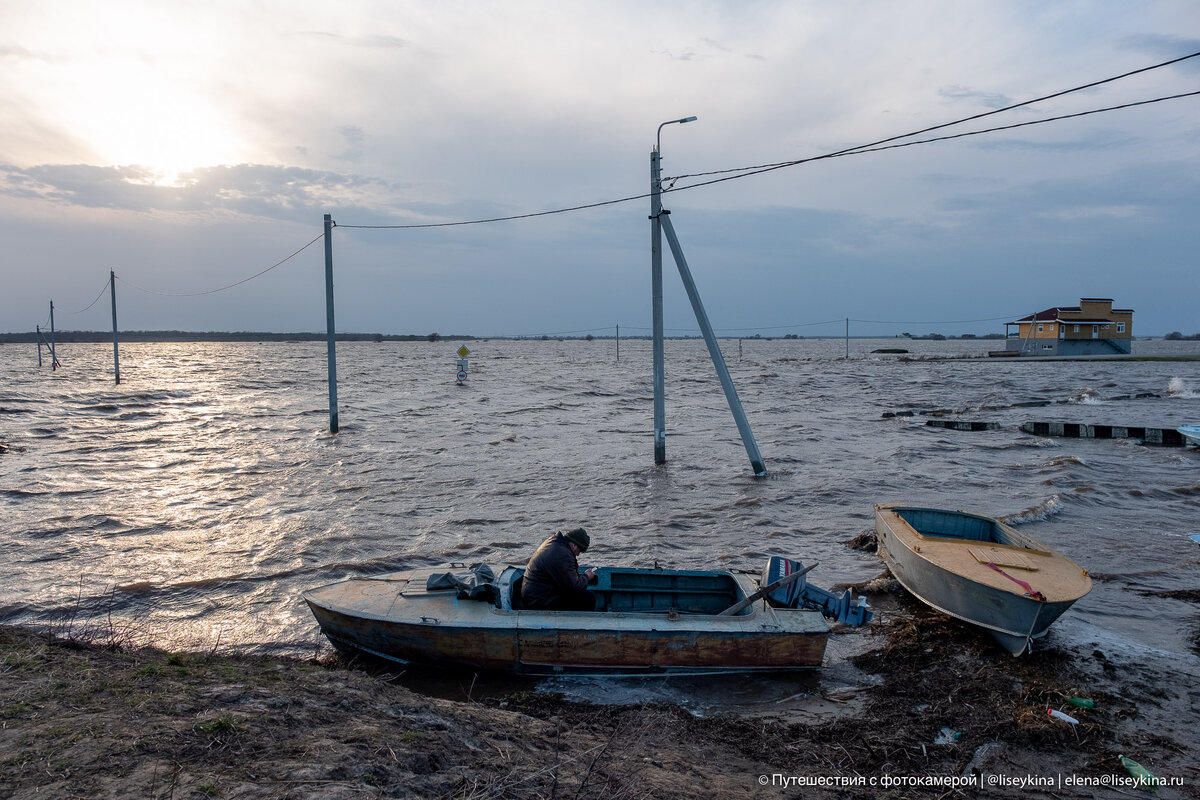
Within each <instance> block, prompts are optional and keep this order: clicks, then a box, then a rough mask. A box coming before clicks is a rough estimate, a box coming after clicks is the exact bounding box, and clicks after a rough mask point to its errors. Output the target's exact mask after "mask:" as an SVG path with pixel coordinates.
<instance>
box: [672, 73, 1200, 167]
mask: <svg viewBox="0 0 1200 800" xmlns="http://www.w3.org/2000/svg"><path fill="white" fill-rule="evenodd" d="M1197 57H1200V51H1197V52H1195V53H1191V54H1189V55H1186V56H1181V57H1179V58H1173V59H1171V60H1170V61H1164V62H1162V63H1161V64H1154V65H1152V66H1149V67H1142V68H1141V69H1135V70H1133V71H1132V72H1126V73H1123V74H1121V75H1114V76H1113V77H1111V78H1105V79H1104V80H1099V81H1093V82H1092V83H1087V84H1084V85H1083V86H1076V87H1075V88H1073V89H1064V90H1062V91H1061V92H1054V93H1053V94H1048V95H1044V96H1042V97H1035V98H1034V99H1032V100H1024V101H1022V102H1020V103H1013V104H1012V105H1008V106H1004V107H1003V108H995V109H992V110H991V111H984V112H983V113H981V114H976V115H974V116H971V117H964V118H962V119H958V120H954V121H953V122H943V123H941V124H939V125H932V126H930V127H928V128H922V129H921V130H919V131H913V132H911V133H904V134H900V135H899V136H889V137H888V138H886V139H880V140H879V141H877V142H871V143H870V144H860V145H857V146H855V147H848V148H846V149H844V150H838V151H836V152H834V153H827V154H825V155H824V156H818V158H834V157H837V156H840V155H847V154H850V153H853V152H856V151H859V150H867V149H868V148H876V147H879V145H883V144H888V143H889V142H895V141H898V140H900V139H908V138H910V137H913V136H920V135H921V134H924V133H932V132H933V131H937V130H941V129H942V128H950V127H953V126H955V125H961V124H963V123H966V122H974V121H975V120H978V119H983V118H984V117H990V116H993V115H995V114H1003V113H1004V112H1006V111H1013V110H1015V109H1018V108H1023V107H1025V106H1030V105H1033V104H1034V103H1041V102H1044V101H1046V100H1053V99H1055V98H1057V97H1065V96H1066V95H1069V94H1074V93H1075V92H1082V91H1084V90H1087V89H1094V88H1096V87H1097V86H1103V85H1104V84H1106V83H1113V82H1114V81H1119V80H1121V79H1123V78H1129V77H1132V76H1134V75H1139V74H1141V73H1143V72H1150V71H1151V70H1156V69H1162V68H1163V67H1169V66H1171V65H1172V64H1178V63H1179V62H1181V61H1187V60H1188V59H1189V58H1197ZM1191 94H1195V92H1192V93H1191ZM1187 96H1189V95H1173V96H1171V97H1160V98H1158V99H1157V100H1147V101H1145V103H1158V102H1161V101H1163V100H1174V99H1176V98H1178V97H1187ZM1143 104H1144V103H1130V104H1128V105H1123V106H1113V107H1111V108H1105V109H1098V110H1096V111H1091V112H1084V113H1083V114H1078V115H1071V114H1068V115H1066V116H1062V117H1053V118H1050V119H1045V120H1038V121H1037V122H1054V121H1056V120H1060V119H1069V118H1070V117H1072V116H1084V114H1088V113H1091V114H1098V113H1100V112H1101V111H1113V110H1116V109H1119V108H1128V107H1129V106H1130V105H1143ZM1028 124H1037V123H1036V122H1035V123H1028ZM995 130H1004V128H991V129H989V130H988V131H980V133H984V132H991V131H995ZM927 141H940V140H939V139H929V140H927ZM914 144H915V143H914ZM809 160H812V159H798V160H793V161H780V162H777V163H774V164H759V165H757V166H752V167H734V168H732V169H722V170H715V171H713V172H695V173H692V174H689V175H679V176H676V177H674V178H663V180H664V181H666V180H673V181H677V180H682V179H684V178H700V177H705V176H708V175H723V174H726V173H730V172H746V171H748V170H765V169H767V168H774V167H788V166H792V165H793V164H803V163H804V162H805V161H809ZM696 185H699V184H696Z"/></svg>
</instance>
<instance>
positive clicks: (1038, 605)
mask: <svg viewBox="0 0 1200 800" xmlns="http://www.w3.org/2000/svg"><path fill="white" fill-rule="evenodd" d="M875 531H876V533H877V535H878V549H879V555H880V557H881V558H883V560H884V563H886V564H887V565H888V568H889V569H890V570H891V572H892V575H893V576H895V578H896V580H898V581H899V582H900V585H901V586H903V587H904V588H905V589H907V590H908V591H909V592H910V593H911V594H913V595H914V596H915V597H916V598H917V599H919V600H920V601H921V602H923V603H925V604H926V605H928V606H930V607H932V608H935V609H937V610H938V611H941V612H942V613H943V614H949V615H950V616H952V617H957V618H958V619H961V620H963V621H965V622H970V623H971V624H973V625H978V626H979V627H981V628H984V629H986V630H987V632H988V633H990V634H991V635H992V638H994V639H995V640H996V641H997V642H999V643H1000V644H1001V645H1002V646H1003V647H1004V648H1005V649H1007V650H1008V651H1009V652H1010V653H1012V654H1013V655H1020V654H1021V653H1023V652H1025V651H1027V650H1029V649H1032V643H1033V640H1034V639H1037V638H1040V637H1042V636H1045V635H1046V630H1047V629H1048V628H1049V627H1050V623H1052V622H1054V620H1056V619H1058V618H1059V616H1061V615H1062V614H1063V613H1064V612H1065V611H1066V610H1067V609H1068V608H1070V607H1071V604H1072V603H1074V602H1075V601H1076V600H1078V599H1079V598H1081V597H1083V596H1084V595H1085V594H1087V593H1088V592H1089V591H1091V589H1092V581H1091V578H1089V577H1088V574H1087V570H1085V569H1083V568H1082V567H1080V566H1079V565H1078V564H1076V563H1075V562H1074V561H1071V559H1069V558H1067V557H1066V556H1065V555H1063V554H1062V553H1060V552H1058V551H1057V550H1054V549H1052V548H1050V547H1049V546H1047V545H1046V544H1044V543H1042V542H1040V541H1038V540H1037V539H1034V538H1033V537H1032V536H1029V535H1027V534H1024V533H1021V532H1019V531H1017V530H1014V529H1013V528H1011V527H1010V526H1008V525H1005V524H1004V523H1002V522H1000V521H999V520H996V519H992V518H991V517H985V516H982V515H980V514H968V513H966V512H963V511H945V510H942V509H937V508H916V507H912V506H903V505H898V504H891V503H881V504H879V505H876V506H875Z"/></svg>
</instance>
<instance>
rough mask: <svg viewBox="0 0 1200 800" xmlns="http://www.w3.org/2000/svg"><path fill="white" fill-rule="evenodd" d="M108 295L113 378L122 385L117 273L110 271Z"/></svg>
mask: <svg viewBox="0 0 1200 800" xmlns="http://www.w3.org/2000/svg"><path fill="white" fill-rule="evenodd" d="M108 296H109V297H110V298H111V299H112V319H113V378H114V379H116V382H117V385H118V386H120V385H121V360H120V358H119V357H118V353H117V273H116V272H114V271H113V270H111V269H110V270H109V271H108Z"/></svg>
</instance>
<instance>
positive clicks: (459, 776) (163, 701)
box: [0, 597, 1200, 800]
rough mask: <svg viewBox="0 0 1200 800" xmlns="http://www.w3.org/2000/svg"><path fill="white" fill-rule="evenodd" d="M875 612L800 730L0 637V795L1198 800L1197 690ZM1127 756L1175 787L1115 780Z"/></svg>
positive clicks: (1133, 668)
mask: <svg viewBox="0 0 1200 800" xmlns="http://www.w3.org/2000/svg"><path fill="white" fill-rule="evenodd" d="M892 603H894V604H895V605H896V608H895V610H894V611H893V612H891V613H886V614H884V615H883V621H882V622H880V623H877V624H874V625H872V626H871V628H870V630H869V631H867V632H843V633H842V634H841V635H847V636H862V637H866V639H865V640H864V642H863V644H865V645H866V646H865V647H863V648H862V650H863V651H864V652H861V653H860V654H859V655H857V656H854V657H853V659H852V660H853V661H854V663H855V666H856V667H857V668H858V669H861V670H862V671H864V673H866V674H869V675H871V676H874V677H873V680H872V682H871V685H868V686H865V687H863V688H862V689H861V690H859V691H856V692H853V693H851V694H852V695H853V696H848V695H846V694H845V693H842V694H841V695H835V694H827V695H823V696H822V690H821V689H816V690H815V692H814V695H815V696H814V697H813V701H814V702H817V703H821V704H823V705H824V706H826V707H829V706H833V707H835V708H836V707H840V708H841V710H840V711H835V712H834V713H832V714H828V713H826V714H824V715H822V718H821V719H820V720H819V721H816V722H795V721H794V719H795V717H792V718H791V719H789V718H787V716H786V715H781V716H778V717H771V716H769V715H768V716H763V715H734V714H718V715H713V716H703V717H700V716H694V715H692V714H690V713H688V712H687V711H685V710H683V709H680V708H678V707H676V706H670V705H654V706H645V705H642V706H597V705H589V704H581V703H572V702H568V701H566V700H564V699H562V698H561V697H558V696H554V695H547V694H543V693H540V692H528V691H521V692H514V693H512V694H509V695H507V696H498V697H489V698H487V699H482V700H465V699H464V700H463V701H455V700H448V699H441V698H435V697H430V696H427V695H422V694H418V693H415V692H413V691H411V690H410V689H408V688H405V687H404V686H403V685H401V683H400V682H399V681H397V680H396V679H395V675H394V674H391V673H388V672H387V670H386V668H385V669H380V668H378V667H377V666H376V665H369V664H348V663H346V662H345V661H343V660H340V659H339V658H337V657H336V656H334V655H332V653H331V652H330V653H329V654H327V655H323V656H320V657H316V658H313V659H309V660H300V659H286V658H262V657H240V656H227V655H218V654H215V653H202V652H197V653H167V652H163V651H161V650H155V649H149V648H137V647H125V646H121V645H120V644H119V643H115V642H111V641H108V642H106V641H104V640H103V637H94V636H93V637H92V641H80V640H78V639H70V638H67V639H64V638H61V637H54V636H52V635H49V634H47V633H45V632H38V631H33V630H28V629H24V628H18V627H0V796H4V797H14V798H32V797H64V798H75V797H79V798H84V797H87V798H109V797H111V798H126V797H148V798H186V797H220V798H364V797H437V798H552V797H569V798H634V797H643V798H660V797H662V798H667V797H671V798H675V797H697V798H699V797H804V798H834V797H837V798H876V797H896V798H900V797H996V798H1009V797H1012V798H1017V797H1020V798H1029V797H1101V798H1103V797H1114V798H1116V797H1139V796H1146V797H1150V796H1156V797H1159V798H1167V799H1168V800H1169V799H1170V798H1175V797H1180V798H1182V797H1195V796H1196V792H1197V791H1198V790H1197V787H1200V757H1198V756H1197V755H1196V754H1197V753H1200V743H1198V741H1197V733H1196V729H1197V725H1196V722H1197V719H1196V712H1195V710H1194V709H1195V708H1196V707H1197V705H1198V702H1197V701H1200V692H1197V691H1196V690H1195V689H1193V688H1190V687H1191V685H1192V683H1194V681H1192V680H1186V679H1185V680H1180V679H1179V677H1180V676H1178V675H1177V674H1165V673H1164V672H1162V671H1160V670H1159V668H1156V667H1151V666H1144V665H1142V664H1139V663H1136V661H1130V662H1128V663H1120V662H1119V661H1118V660H1117V659H1115V658H1114V657H1112V656H1110V655H1108V654H1105V653H1104V652H1102V651H1101V650H1099V649H1095V650H1092V651H1090V652H1065V651H1062V650H1059V649H1056V648H1055V647H1053V646H1049V647H1045V648H1042V649H1040V650H1037V651H1035V652H1034V653H1033V654H1032V655H1029V656H1025V657H1022V658H1012V657H1011V656H1009V655H1008V654H1007V653H1004V652H1002V651H1000V650H999V649H998V648H996V647H994V646H992V645H991V644H990V642H989V640H987V639H986V637H984V636H982V635H979V634H978V633H976V632H975V631H973V630H971V629H969V628H967V627H965V626H963V625H960V624H958V623H957V622H954V621H952V620H947V619H945V618H942V617H939V616H936V615H934V614H932V613H930V612H926V611H925V610H924V609H923V608H921V607H918V606H915V605H913V604H912V603H911V602H910V601H908V600H907V599H906V598H895V597H893V598H892ZM393 669H395V667H394V666H393ZM1192 677H1193V678H1194V676H1192ZM1069 697H1086V698H1089V699H1091V700H1093V701H1094V702H1095V708H1093V709H1080V708H1076V707H1073V706H1071V705H1069V704H1068V698H1069ZM1048 708H1055V709H1061V710H1063V711H1066V712H1067V713H1068V714H1070V715H1072V716H1073V717H1075V718H1077V719H1078V724H1077V725H1071V724H1069V723H1065V722H1061V721H1057V720H1054V719H1052V718H1050V717H1049V716H1048V715H1047V709H1048ZM1122 753H1123V754H1126V755H1129V756H1131V757H1133V758H1135V759H1137V760H1138V761H1139V762H1140V763H1141V764H1143V765H1144V766H1146V767H1147V768H1148V769H1150V770H1151V772H1153V773H1154V774H1155V775H1156V776H1158V777H1160V778H1164V779H1167V781H1168V782H1169V783H1171V784H1174V785H1164V786H1160V787H1158V788H1157V790H1156V791H1155V792H1154V794H1153V795H1151V794H1150V793H1149V792H1148V791H1146V790H1145V789H1140V788H1138V787H1137V786H1134V785H1128V784H1122V783H1120V781H1126V780H1128V779H1129V774H1128V773H1127V772H1126V770H1125V769H1124V768H1123V767H1122V766H1121V763H1120V761H1119V755H1120V754H1122ZM949 779H955V780H953V781H952V780H949ZM898 781H904V782H905V783H904V784H903V785H890V786H888V785H885V784H889V783H892V784H894V783H897V782H898ZM938 781H940V782H938ZM955 782H957V783H960V784H965V785H959V786H957V787H956V786H953V785H950V784H951V783H955ZM1031 783H1033V784H1036V785H1029V784H1031ZM814 784H824V785H814ZM872 784H873V785H872ZM917 784H921V785H917ZM1072 784H1074V785H1072Z"/></svg>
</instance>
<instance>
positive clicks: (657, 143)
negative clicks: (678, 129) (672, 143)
mask: <svg viewBox="0 0 1200 800" xmlns="http://www.w3.org/2000/svg"><path fill="white" fill-rule="evenodd" d="M695 121H696V118H695V117H684V118H683V119H669V120H667V121H666V122H664V123H663V124H662V125H659V126H658V135H657V136H656V137H655V140H654V152H656V153H661V152H662V129H663V127H665V126H667V125H674V124H675V123H677V122H678V123H679V124H680V125H682V124H683V123H685V122H695ZM660 158H661V156H660Z"/></svg>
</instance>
